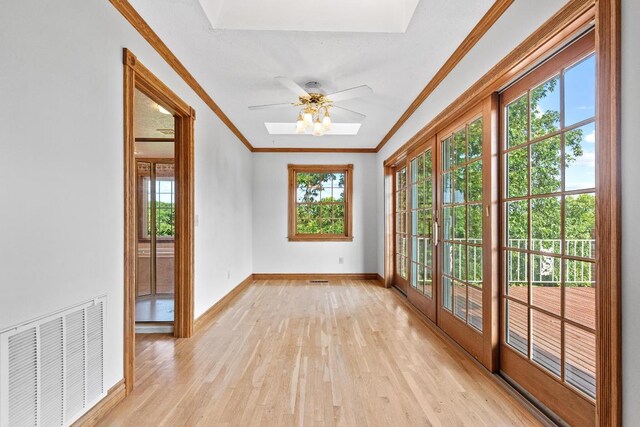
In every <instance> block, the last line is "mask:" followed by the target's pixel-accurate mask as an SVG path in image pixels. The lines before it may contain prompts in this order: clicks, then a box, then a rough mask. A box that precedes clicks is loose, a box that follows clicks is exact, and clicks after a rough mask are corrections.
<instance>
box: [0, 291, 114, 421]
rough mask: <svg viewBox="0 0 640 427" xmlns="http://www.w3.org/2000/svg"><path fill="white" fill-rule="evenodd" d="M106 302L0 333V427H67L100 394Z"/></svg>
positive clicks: (97, 301)
mask: <svg viewBox="0 0 640 427" xmlns="http://www.w3.org/2000/svg"><path fill="white" fill-rule="evenodd" d="M105 313H106V297H104V296H103V297H99V298H96V299H94V300H91V301H88V302H86V303H83V304H79V305H76V306H74V307H71V308H68V309H66V310H63V311H59V312H56V313H52V314H50V315H47V316H45V317H41V318H38V319H34V320H33V321H31V322H29V323H25V324H21V325H18V326H15V327H13V328H9V329H6V330H4V331H0V427H19V426H36V427H38V426H42V427H44V426H46V427H49V426H68V425H70V424H72V423H73V422H74V421H76V420H77V419H78V418H80V416H82V415H83V414H84V413H85V412H86V411H87V410H88V409H89V408H91V407H92V406H93V405H95V404H96V403H98V402H99V401H100V399H102V398H103V397H104V396H105V395H106V393H105V388H104V327H105Z"/></svg>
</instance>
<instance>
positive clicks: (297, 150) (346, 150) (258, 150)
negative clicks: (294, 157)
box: [252, 147, 377, 154]
mask: <svg viewBox="0 0 640 427" xmlns="http://www.w3.org/2000/svg"><path fill="white" fill-rule="evenodd" d="M252 151H253V152H254V153H360V154H368V153H377V151H376V149H375V148H308V147H302V148H295V147H290V148H267V147H254V149H253V150H252Z"/></svg>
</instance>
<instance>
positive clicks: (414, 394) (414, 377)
mask: <svg viewBox="0 0 640 427" xmlns="http://www.w3.org/2000/svg"><path fill="white" fill-rule="evenodd" d="M392 295H396V294H395V291H393V290H390V289H384V288H382V287H379V286H377V282H375V281H360V280H332V281H331V282H330V283H329V284H309V283H308V282H306V281H282V280H279V281H277V280H272V281H265V280H262V281H255V282H253V283H252V284H251V285H250V286H249V287H248V288H247V289H246V290H245V291H244V292H243V293H241V294H240V295H239V296H238V297H237V298H236V299H235V300H233V301H232V303H231V304H230V305H229V306H228V307H227V308H226V309H224V310H223V311H222V312H221V313H220V314H218V316H217V317H215V318H214V319H213V320H212V321H210V322H209V323H208V324H206V325H205V326H204V327H203V329H201V330H199V331H198V332H197V333H196V334H195V336H194V337H193V338H191V339H180V340H176V339H174V338H173V337H171V336H168V335H167V336H158V335H155V336H153V335H152V336H150V335H138V336H137V337H136V344H137V348H136V352H137V360H136V388H135V389H134V391H133V393H132V394H131V395H130V396H129V397H127V398H126V399H125V400H124V401H123V402H122V403H120V404H119V405H118V406H117V407H116V408H115V409H114V410H113V411H111V412H110V413H109V414H108V415H107V416H106V417H105V418H103V419H102V420H101V423H100V424H99V425H102V426H159V425H167V426H183V425H185V426H186V425H189V426H191V425H202V426H213V425H215V426H220V425H242V426H247V425H270V426H271V425H302V424H304V425H358V426H360V425H377V426H379V425H388V426H402V425H406V426H409V425H411V426H423V425H473V426H480V425H491V426H497V425H500V426H502V425H539V424H540V423H539V421H538V420H536V419H535V418H534V417H533V415H532V414H531V413H529V412H528V411H527V409H526V408H525V407H523V405H522V404H520V403H518V402H517V401H516V398H514V397H513V396H512V395H511V394H509V393H507V392H506V391H505V390H504V389H503V388H501V387H500V386H499V385H497V384H496V383H495V382H494V381H492V380H491V379H490V378H489V376H488V374H486V373H484V372H483V371H482V370H481V368H480V367H478V366H476V365H475V363H474V362H472V361H471V360H469V359H468V358H467V357H465V356H463V355H462V353H461V352H460V350H459V349H457V348H455V347H454V346H453V345H452V344H450V343H449V342H447V341H445V340H444V339H442V338H441V337H440V336H439V335H438V334H436V333H435V332H434V331H432V330H431V328H430V327H428V326H427V325H425V324H424V323H423V321H422V320H421V319H420V318H419V317H418V316H417V315H416V314H415V313H414V312H413V311H412V310H411V309H409V308H408V306H407V305H405V303H403V301H402V300H401V299H400V298H399V297H397V296H395V297H393V296H392Z"/></svg>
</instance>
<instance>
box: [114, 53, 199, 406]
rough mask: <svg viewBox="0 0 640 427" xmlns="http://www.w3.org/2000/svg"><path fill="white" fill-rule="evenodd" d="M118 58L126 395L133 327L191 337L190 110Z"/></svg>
mask: <svg viewBox="0 0 640 427" xmlns="http://www.w3.org/2000/svg"><path fill="white" fill-rule="evenodd" d="M123 59H124V195H125V197H124V208H125V209H124V214H125V215H124V216H125V221H124V238H125V242H124V245H125V250H124V273H125V274H124V285H125V286H124V292H125V298H124V300H125V304H124V353H125V360H124V362H125V363H124V377H125V386H126V390H127V393H129V392H131V390H132V389H133V386H134V381H135V332H136V321H145V322H154V323H157V322H165V323H169V324H170V323H171V322H172V323H173V335H174V336H175V337H177V338H187V337H190V336H191V335H192V334H193V320H194V319H193V241H194V240H193V239H194V214H193V203H194V200H193V192H194V188H193V123H194V120H195V111H194V110H193V109H192V108H191V107H190V106H189V105H187V104H186V103H185V102H184V101H182V100H181V99H180V98H179V97H178V96H177V95H176V94H175V93H173V92H172V91H171V90H170V89H169V88H168V87H167V86H166V85H164V84H163V83H162V82H161V81H160V80H159V79H158V78H157V77H156V76H155V75H153V74H152V73H151V72H150V71H149V70H148V69H147V68H146V67H144V65H142V64H141V63H140V62H139V61H138V59H137V58H136V57H135V56H134V55H133V54H132V53H131V52H130V51H128V50H127V49H124V58H123ZM145 114H146V116H145ZM139 116H140V117H139ZM158 133H159V134H158Z"/></svg>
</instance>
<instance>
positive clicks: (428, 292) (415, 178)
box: [406, 139, 438, 322]
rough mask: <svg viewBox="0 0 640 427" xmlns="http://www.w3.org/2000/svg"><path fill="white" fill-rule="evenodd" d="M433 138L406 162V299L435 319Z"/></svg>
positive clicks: (435, 236)
mask: <svg viewBox="0 0 640 427" xmlns="http://www.w3.org/2000/svg"><path fill="white" fill-rule="evenodd" d="M434 142H435V140H434V139H431V140H429V141H427V142H426V143H425V144H422V145H421V146H420V147H418V148H417V149H416V150H414V151H413V152H412V153H411V154H410V156H409V160H408V161H407V166H406V167H407V170H408V173H407V176H408V186H407V187H408V202H407V210H408V215H407V221H408V223H409V226H408V227H407V229H408V232H407V234H408V237H409V242H410V245H409V257H408V259H409V286H408V287H407V298H408V299H409V301H410V302H411V303H412V304H413V305H415V306H416V307H417V308H418V309H419V310H420V311H422V312H423V313H424V314H425V315H426V316H427V317H428V318H429V319H431V320H432V321H434V322H436V320H437V319H436V307H437V304H436V295H437V292H436V290H435V286H434V283H435V280H436V245H437V240H436V239H437V232H438V230H437V221H436V220H437V216H436V214H437V212H436V194H435V191H436V190H435V182H436V175H435V159H436V157H435V143H434Z"/></svg>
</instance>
